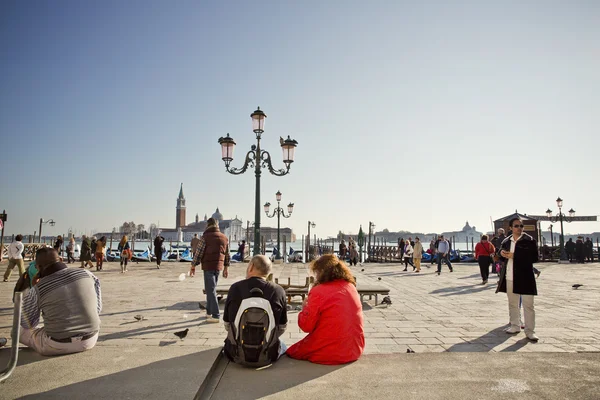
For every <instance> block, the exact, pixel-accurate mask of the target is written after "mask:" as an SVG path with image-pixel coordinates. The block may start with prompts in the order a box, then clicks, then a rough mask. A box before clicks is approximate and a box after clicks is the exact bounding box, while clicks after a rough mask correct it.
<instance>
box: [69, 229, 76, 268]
mask: <svg viewBox="0 0 600 400" xmlns="http://www.w3.org/2000/svg"><path fill="white" fill-rule="evenodd" d="M71 262H75V238H74V237H72V236H71V239H69V244H67V264H70V263H71Z"/></svg>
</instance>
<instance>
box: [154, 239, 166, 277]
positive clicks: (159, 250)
mask: <svg viewBox="0 0 600 400" xmlns="http://www.w3.org/2000/svg"><path fill="white" fill-rule="evenodd" d="M164 242H165V238H164V237H162V236H161V235H156V237H155V238H154V256H155V257H156V269H160V262H161V261H162V256H163V243H164Z"/></svg>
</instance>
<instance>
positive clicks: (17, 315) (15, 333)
mask: <svg viewBox="0 0 600 400" xmlns="http://www.w3.org/2000/svg"><path fill="white" fill-rule="evenodd" d="M22 300H23V292H15V295H14V301H15V311H14V314H13V326H12V332H11V340H12V342H11V351H10V360H9V361H8V365H7V366H6V368H5V369H3V370H2V371H0V382H2V381H5V380H6V379H8V377H9V376H10V375H11V374H12V373H13V371H14V370H15V368H16V366H17V360H18V358H19V335H20V333H21V302H22Z"/></svg>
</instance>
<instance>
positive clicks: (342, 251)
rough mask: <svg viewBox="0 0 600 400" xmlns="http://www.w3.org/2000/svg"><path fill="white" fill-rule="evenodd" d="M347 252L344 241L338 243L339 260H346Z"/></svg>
mask: <svg viewBox="0 0 600 400" xmlns="http://www.w3.org/2000/svg"><path fill="white" fill-rule="evenodd" d="M347 252H348V247H346V242H345V241H344V239H342V241H341V242H340V247H339V254H340V260H344V261H345V260H346V254H347Z"/></svg>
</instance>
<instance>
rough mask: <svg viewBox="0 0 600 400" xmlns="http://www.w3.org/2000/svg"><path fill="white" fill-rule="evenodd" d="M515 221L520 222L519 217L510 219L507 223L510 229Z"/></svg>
mask: <svg viewBox="0 0 600 400" xmlns="http://www.w3.org/2000/svg"><path fill="white" fill-rule="evenodd" d="M515 221H521V218H519V217H514V218H512V219H511V220H510V221H509V222H508V226H510V227H512V226H513V222H515Z"/></svg>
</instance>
